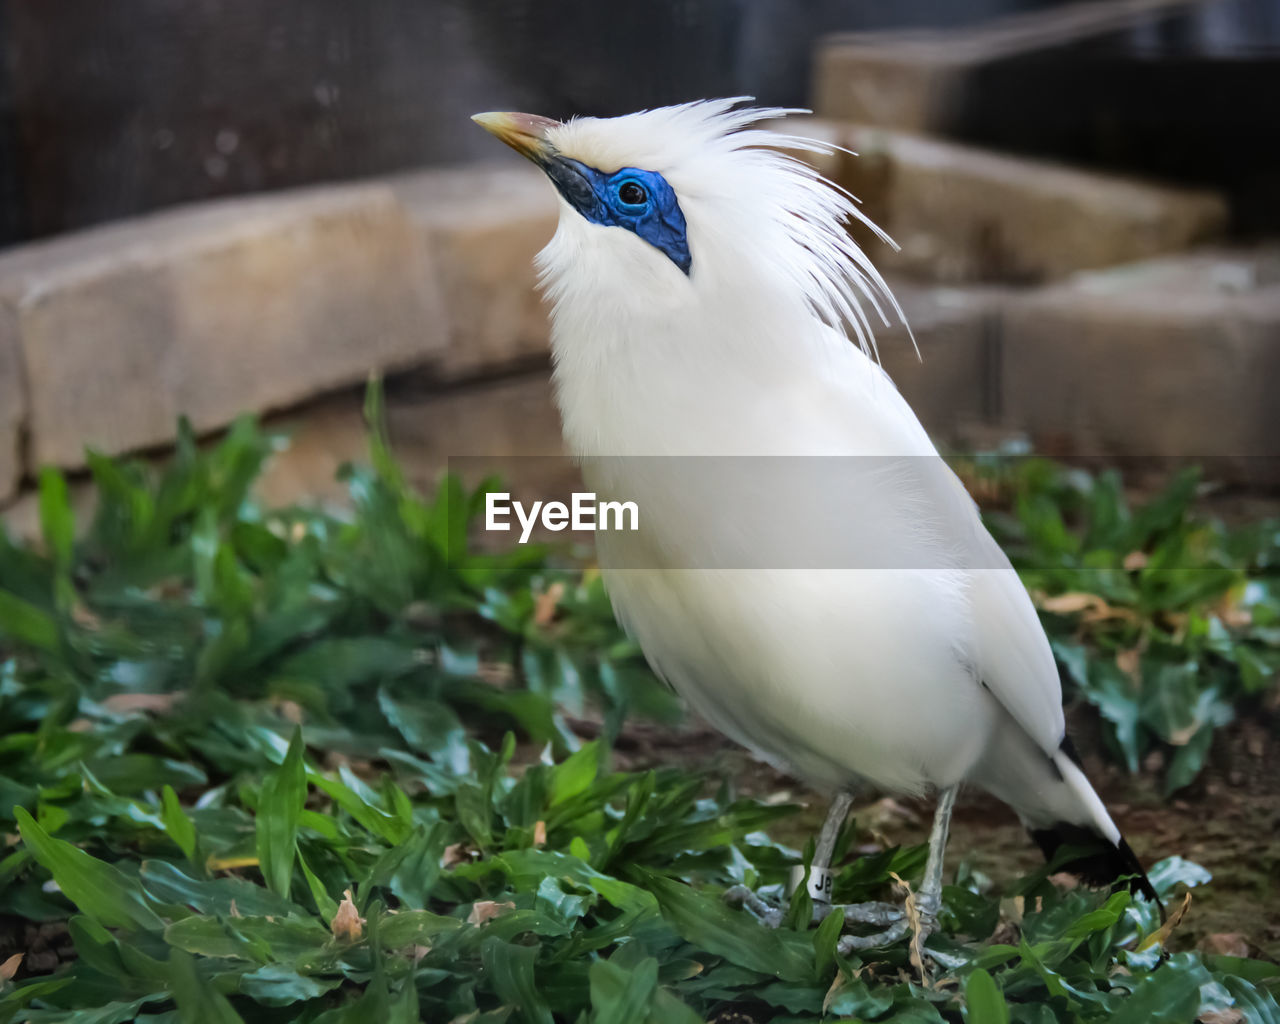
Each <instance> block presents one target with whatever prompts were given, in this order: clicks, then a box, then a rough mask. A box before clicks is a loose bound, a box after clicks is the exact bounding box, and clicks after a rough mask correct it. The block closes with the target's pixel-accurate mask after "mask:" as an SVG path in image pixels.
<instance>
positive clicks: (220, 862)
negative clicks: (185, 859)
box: [204, 857, 258, 871]
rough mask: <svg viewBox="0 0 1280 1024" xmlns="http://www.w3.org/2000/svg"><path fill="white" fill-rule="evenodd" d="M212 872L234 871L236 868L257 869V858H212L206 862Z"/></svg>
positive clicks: (205, 864)
mask: <svg viewBox="0 0 1280 1024" xmlns="http://www.w3.org/2000/svg"><path fill="white" fill-rule="evenodd" d="M204 866H205V867H206V868H207V869H208V870H210V871H234V870H235V869H236V868H256V867H257V866H258V858H257V857H210V858H209V859H208V860H206V861H205V862H204Z"/></svg>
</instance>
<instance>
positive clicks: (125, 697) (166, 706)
mask: <svg viewBox="0 0 1280 1024" xmlns="http://www.w3.org/2000/svg"><path fill="white" fill-rule="evenodd" d="M181 696H182V694H181V693H113V694H112V695H111V696H110V697H104V698H103V699H102V701H101V702H100V703H101V704H102V706H103V707H104V708H106V709H107V710H108V711H110V712H111V713H112V714H113V715H125V714H128V713H129V712H130V711H154V712H155V713H156V714H158V715H163V714H168V712H170V711H172V710H173V705H174V704H176V703H177V701H178V698H179V697H181Z"/></svg>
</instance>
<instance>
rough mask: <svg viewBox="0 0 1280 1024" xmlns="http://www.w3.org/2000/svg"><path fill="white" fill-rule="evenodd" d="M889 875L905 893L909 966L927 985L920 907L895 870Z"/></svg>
mask: <svg viewBox="0 0 1280 1024" xmlns="http://www.w3.org/2000/svg"><path fill="white" fill-rule="evenodd" d="M889 877H890V878H892V879H893V880H894V881H895V882H897V883H898V887H899V888H900V889H902V891H903V892H904V893H905V894H906V895H905V896H904V897H903V901H902V909H903V911H904V912H905V913H906V915H907V923H908V924H909V925H910V926H911V952H910V957H911V966H912V967H914V968H915V969H916V970H917V971H919V972H920V984H921V985H927V984H928V983H929V977H928V974H927V973H926V971H925V966H924V939H925V936H924V928H923V927H922V925H921V922H920V908H919V907H917V906H916V894H915V892H913V891H912V889H911V886H910V885H908V884H907V882H906V881H905V880H904V879H903V878H902V877H901V876H900V875H898V874H897V872H894V871H890V872H889Z"/></svg>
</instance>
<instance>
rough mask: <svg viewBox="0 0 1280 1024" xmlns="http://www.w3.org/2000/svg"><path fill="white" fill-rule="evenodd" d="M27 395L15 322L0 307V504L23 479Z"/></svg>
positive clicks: (11, 316)
mask: <svg viewBox="0 0 1280 1024" xmlns="http://www.w3.org/2000/svg"><path fill="white" fill-rule="evenodd" d="M26 416H27V393H26V386H25V382H24V380H23V372H22V359H21V356H20V355H19V352H18V337H17V330H16V323H15V320H14V316H13V314H12V312H11V311H9V310H7V309H5V308H4V307H3V306H0V502H3V501H4V500H5V499H6V498H8V497H10V496H12V495H13V493H14V492H15V491H16V490H17V489H18V482H19V481H20V480H21V479H22V473H23V466H22V430H23V426H24V424H25V422H26Z"/></svg>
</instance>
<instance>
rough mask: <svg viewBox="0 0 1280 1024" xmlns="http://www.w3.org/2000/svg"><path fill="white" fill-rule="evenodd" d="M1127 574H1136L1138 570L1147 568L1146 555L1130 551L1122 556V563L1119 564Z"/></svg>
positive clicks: (1143, 552) (1141, 552)
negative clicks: (1126, 570)
mask: <svg viewBox="0 0 1280 1024" xmlns="http://www.w3.org/2000/svg"><path fill="white" fill-rule="evenodd" d="M1121 564H1122V565H1123V566H1124V567H1125V568H1126V569H1128V570H1129V572H1137V571H1138V570H1139V569H1145V568H1146V567H1147V553H1146V552H1145V551H1130V552H1129V553H1128V554H1127V555H1125V556H1124V562H1122V563H1121Z"/></svg>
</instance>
